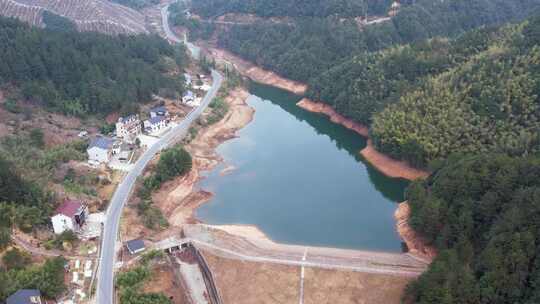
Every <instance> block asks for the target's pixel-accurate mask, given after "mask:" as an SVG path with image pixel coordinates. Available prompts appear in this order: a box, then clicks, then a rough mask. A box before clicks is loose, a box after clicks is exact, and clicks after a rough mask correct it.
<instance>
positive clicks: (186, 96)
mask: <svg viewBox="0 0 540 304" xmlns="http://www.w3.org/2000/svg"><path fill="white" fill-rule="evenodd" d="M194 99H195V94H193V92H192V91H187V92H186V93H185V94H184V96H183V97H182V102H183V103H188V102H190V101H193V100H194Z"/></svg>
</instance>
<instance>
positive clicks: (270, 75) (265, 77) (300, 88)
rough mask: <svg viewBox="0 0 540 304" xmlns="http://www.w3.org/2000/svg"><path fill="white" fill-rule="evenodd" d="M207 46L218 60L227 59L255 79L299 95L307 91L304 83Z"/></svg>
mask: <svg viewBox="0 0 540 304" xmlns="http://www.w3.org/2000/svg"><path fill="white" fill-rule="evenodd" d="M205 48H206V49H207V51H208V52H209V53H210V55H211V56H212V57H213V58H215V59H216V61H218V62H219V61H226V62H230V63H232V64H233V65H234V67H235V68H236V69H237V70H238V71H239V72H240V73H241V74H242V75H244V76H246V77H248V78H250V79H251V80H253V81H256V82H260V83H263V84H266V85H270V86H274V87H277V88H280V89H283V90H286V91H289V92H291V93H294V94H297V95H304V94H305V93H306V90H307V85H306V84H304V83H301V82H298V81H294V80H290V79H286V78H284V77H282V76H280V75H278V74H276V73H274V72H272V71H268V70H265V69H262V68H260V67H258V66H257V65H255V64H253V63H251V62H249V61H247V60H244V59H242V58H240V57H238V56H236V55H234V54H232V53H231V52H229V51H226V50H223V49H218V48H215V47H210V46H208V45H207V46H205Z"/></svg>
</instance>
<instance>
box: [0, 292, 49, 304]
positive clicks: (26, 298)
mask: <svg viewBox="0 0 540 304" xmlns="http://www.w3.org/2000/svg"><path fill="white" fill-rule="evenodd" d="M42 303H45V302H43V301H41V292H40V291H39V290H37V289H19V290H18V291H17V292H15V293H14V294H12V295H11V296H9V297H8V298H7V299H6V304H42Z"/></svg>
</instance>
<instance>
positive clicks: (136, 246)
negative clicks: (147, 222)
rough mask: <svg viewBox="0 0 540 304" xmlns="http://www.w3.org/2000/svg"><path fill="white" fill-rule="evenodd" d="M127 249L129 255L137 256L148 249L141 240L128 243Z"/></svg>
mask: <svg viewBox="0 0 540 304" xmlns="http://www.w3.org/2000/svg"><path fill="white" fill-rule="evenodd" d="M126 248H127V250H128V251H129V254H137V253H139V252H143V251H144V250H145V249H146V247H144V241H143V240H141V239H136V240H131V241H127V242H126Z"/></svg>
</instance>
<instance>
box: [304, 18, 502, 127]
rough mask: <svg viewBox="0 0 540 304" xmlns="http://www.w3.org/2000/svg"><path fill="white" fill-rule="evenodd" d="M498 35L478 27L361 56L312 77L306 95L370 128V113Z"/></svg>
mask: <svg viewBox="0 0 540 304" xmlns="http://www.w3.org/2000/svg"><path fill="white" fill-rule="evenodd" d="M504 35H505V32H504V31H499V30H498V29H497V28H482V29H477V30H473V31H471V32H468V33H466V34H464V35H462V36H460V37H458V38H456V39H454V40H449V39H447V38H433V39H431V40H423V41H419V42H414V43H411V44H407V45H403V46H397V47H392V48H389V49H386V50H383V51H380V52H371V53H369V52H366V53H362V54H360V55H358V56H356V57H354V58H353V59H351V60H348V61H346V62H344V63H342V64H340V65H337V66H335V67H333V68H331V69H329V70H328V71H327V72H325V73H322V74H321V75H319V76H317V77H314V78H313V80H312V81H311V82H310V86H309V89H308V92H307V96H308V97H309V98H311V99H313V100H322V101H324V102H327V103H329V104H330V105H332V107H334V109H336V110H337V111H338V112H340V113H344V114H346V115H347V116H348V117H350V118H351V119H353V120H356V121H358V122H361V123H363V124H365V125H370V124H371V122H372V115H373V114H374V113H376V112H378V111H381V110H382V109H384V108H385V107H386V106H388V105H389V104H392V103H395V102H397V101H398V100H399V98H400V97H401V96H402V95H403V94H405V93H406V92H408V91H411V90H414V89H415V88H417V87H418V86H420V85H421V84H422V83H424V82H425V80H426V77H427V76H429V75H434V74H438V73H441V72H444V71H447V70H449V69H450V68H451V67H454V66H457V65H459V64H461V63H464V62H465V61H466V60H467V59H468V58H469V57H471V56H474V55H476V54H478V53H480V52H482V51H485V50H486V49H487V48H488V46H489V44H490V43H493V41H495V40H498V39H503V38H504Z"/></svg>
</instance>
